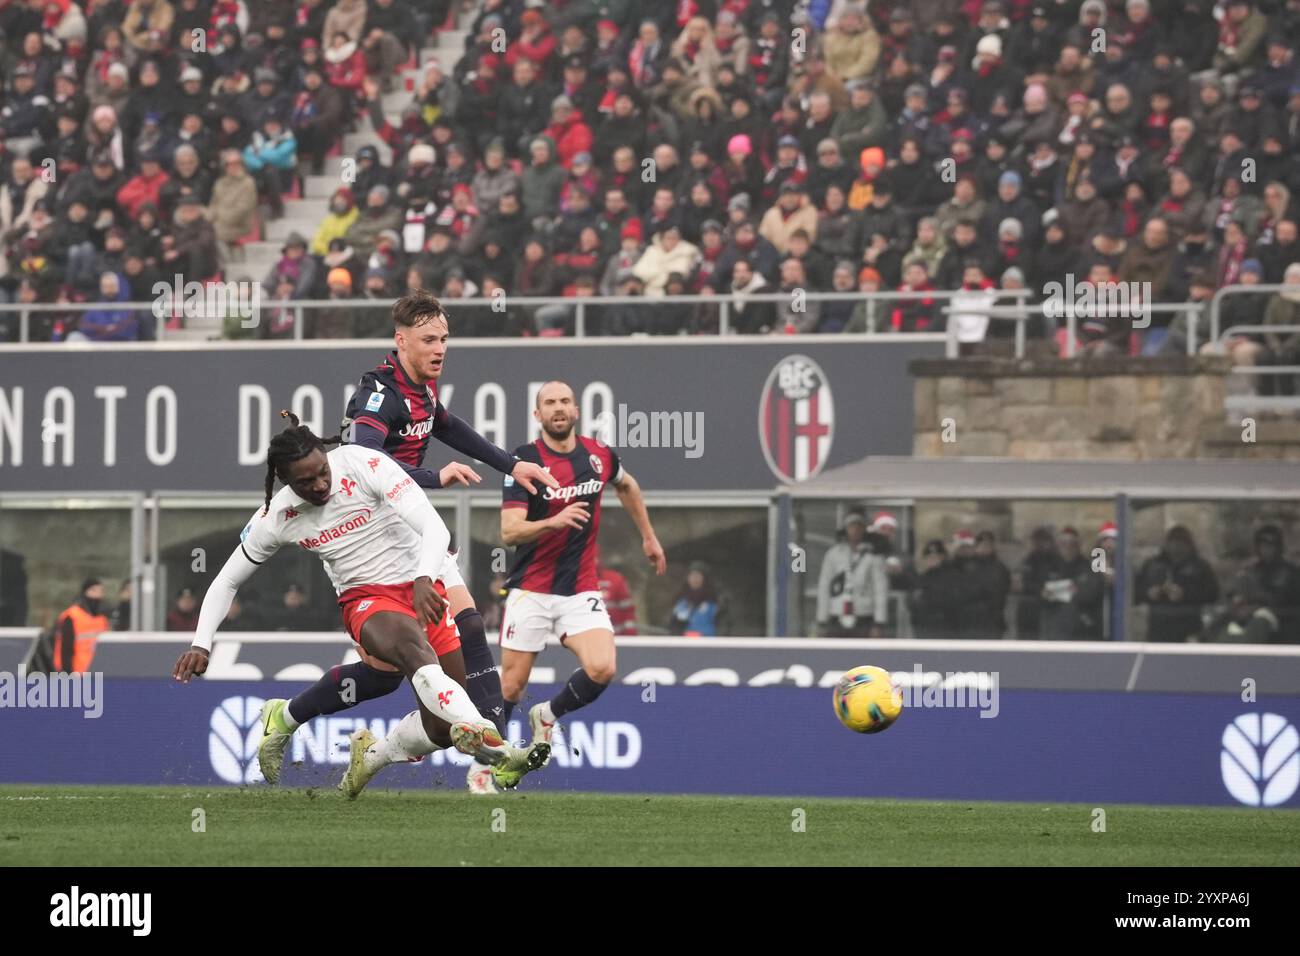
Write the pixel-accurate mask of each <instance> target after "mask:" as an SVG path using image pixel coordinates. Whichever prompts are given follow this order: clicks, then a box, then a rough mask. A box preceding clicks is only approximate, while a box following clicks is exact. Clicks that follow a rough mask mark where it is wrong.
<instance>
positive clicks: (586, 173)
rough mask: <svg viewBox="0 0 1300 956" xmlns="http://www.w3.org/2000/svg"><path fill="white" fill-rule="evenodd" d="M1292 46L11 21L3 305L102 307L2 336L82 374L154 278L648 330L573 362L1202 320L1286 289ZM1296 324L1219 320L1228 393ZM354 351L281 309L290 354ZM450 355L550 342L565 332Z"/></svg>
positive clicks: (1149, 336)
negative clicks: (687, 348)
mask: <svg viewBox="0 0 1300 956" xmlns="http://www.w3.org/2000/svg"><path fill="white" fill-rule="evenodd" d="M1298 43H1300V4H1298V3H1297V2H1296V0H1289V2H1285V3H1282V2H1279V0H1261V2H1258V3H1256V2H1253V0H1229V2H1227V3H1226V4H1219V5H1213V4H1212V3H1210V2H1209V0H1127V2H1126V3H1115V2H1111V3H1105V2H1103V0H1086V2H1077V0H1067V2H1055V3H1040V4H1033V3H1030V2H1026V0H1011V2H1007V3H1003V2H1001V0H987V2H984V3H982V4H981V3H978V2H961V0H912V2H907V3H889V2H872V3H870V4H869V5H866V4H857V3H848V2H844V0H834V2H830V0H812V2H791V0H766V2H765V0H725V2H722V3H717V2H695V0H692V2H687V3H678V4H633V3H628V2H619V0H612V2H606V3H598V2H588V0H583V2H558V0H557V2H552V3H540V2H535V0H528V2H521V0H504V2H503V0H487V2H484V3H466V4H459V3H449V2H447V0H370V2H365V0H340V2H338V3H335V4H333V5H332V6H331V5H329V4H328V3H325V2H319V0H299V2H290V0H265V2H257V3H251V2H244V0H215V2H210V0H176V2H170V0H130V2H122V0H107V2H101V0H92V2H89V3H86V4H85V5H84V6H82V5H78V4H76V3H72V2H69V0H53V2H47V3H42V2H18V0H8V2H4V3H0V66H2V67H3V76H4V84H5V86H4V105H3V109H2V111H0V149H2V150H3V152H2V153H0V161H2V162H3V174H4V184H3V187H2V188H0V253H2V254H0V303H3V302H9V303H29V304H30V303H59V302H67V303H78V302H88V303H96V304H97V303H99V302H103V303H104V306H103V308H96V309H93V310H90V311H86V310H84V309H81V310H76V311H71V310H70V311H69V312H68V313H66V314H62V313H59V312H40V313H33V315H34V316H35V318H34V319H33V324H32V327H31V328H30V330H29V337H30V338H31V339H34V340H51V341H59V340H63V339H66V338H79V337H85V338H89V339H92V340H101V341H102V340H133V339H137V338H149V337H151V336H153V335H154V334H155V333H156V330H155V329H154V327H153V326H154V324H155V322H154V318H153V316H151V315H148V314H141V313H138V312H135V311H132V310H128V309H120V308H113V307H112V304H113V303H115V302H127V301H137V302H138V301H148V300H150V299H152V298H153V297H154V293H153V291H152V290H153V288H154V284H155V283H156V282H159V281H163V282H167V283H171V282H172V279H173V276H174V275H180V276H183V279H184V281H198V282H205V281H211V280H221V279H225V280H242V281H246V282H258V283H261V285H262V295H263V297H264V298H266V299H281V298H287V299H295V300H300V301H306V302H310V301H317V300H323V299H327V298H335V299H345V300H352V299H361V298H365V299H371V300H384V299H391V297H392V296H394V295H395V294H397V293H398V292H400V291H401V290H403V289H405V288H408V287H412V286H417V285H418V286H420V287H423V288H428V289H431V290H433V291H435V292H437V293H438V294H440V295H441V296H443V297H445V298H448V299H452V300H454V299H457V298H475V297H490V296H491V295H493V294H494V293H496V292H497V290H500V291H502V292H505V293H506V294H507V295H514V296H539V297H559V298H569V297H575V296H581V297H590V296H600V295H611V294H615V293H616V294H618V295H620V296H635V297H644V298H646V299H647V300H648V301H653V302H655V303H656V304H657V305H658V306H659V307H658V308H656V309H644V308H640V309H638V308H631V307H628V306H627V305H626V303H620V304H611V305H608V306H604V307H593V308H592V309H590V310H588V311H587V313H586V315H585V319H586V331H587V332H588V333H595V334H629V333H634V332H643V333H652V334H653V333H678V332H683V331H688V332H709V331H716V330H717V329H718V314H717V313H718V310H717V308H716V307H715V306H711V305H709V304H708V303H707V302H700V301H698V300H688V301H687V302H685V303H673V302H671V299H672V298H673V297H674V296H676V295H686V294H703V295H706V296H709V295H716V296H727V297H732V296H738V295H742V294H753V293H756V292H764V291H766V292H773V293H787V294H788V293H790V292H791V291H793V290H795V289H805V290H807V291H809V292H817V291H832V290H835V291H840V292H847V291H853V290H863V291H875V290H899V291H903V292H907V293H915V296H914V297H912V298H907V299H904V300H901V301H899V300H895V301H892V302H882V303H877V304H878V306H879V307H878V308H864V307H863V306H862V305H861V304H854V303H852V302H846V301H825V302H820V303H817V304H816V307H815V308H809V309H808V310H807V311H804V312H801V313H799V314H790V313H789V310H783V309H782V308H780V307H779V306H777V307H767V304H766V303H763V304H760V305H759V306H757V307H751V308H749V309H748V310H747V313H748V314H747V316H746V317H745V321H743V322H739V323H737V324H734V325H733V326H732V330H733V331H740V332H752V333H762V332H800V333H824V332H836V331H846V330H847V331H855V330H862V331H881V332H888V331H891V330H898V331H912V330H926V329H930V330H933V329H936V328H940V327H942V326H943V325H944V323H945V322H947V323H956V324H959V325H960V327H961V329H962V334H961V337H962V340H963V341H968V342H978V341H980V340H982V339H985V338H996V337H1001V336H1003V335H1011V334H1012V324H1011V323H999V322H993V323H990V322H989V321H988V310H989V309H990V307H991V304H992V299H991V298H990V297H989V295H988V293H989V292H990V291H991V290H995V289H1006V290H1011V289H1017V288H1027V289H1029V290H1031V292H1032V294H1033V296H1034V297H1035V298H1036V299H1041V298H1042V296H1043V295H1044V294H1045V293H1044V291H1043V290H1045V289H1046V288H1049V287H1050V286H1051V284H1052V283H1054V282H1056V283H1062V284H1065V283H1066V282H1067V279H1068V280H1069V281H1071V282H1075V283H1077V284H1078V285H1080V286H1082V285H1084V284H1092V285H1093V287H1094V288H1105V287H1106V286H1107V285H1109V284H1113V283H1117V282H1118V283H1150V286H1149V289H1150V301H1152V302H1156V303H1161V304H1165V305H1168V304H1171V303H1184V302H1194V303H1195V302H1203V301H1205V300H1206V298H1207V297H1208V296H1209V295H1212V294H1213V292H1214V290H1215V289H1217V288H1221V287H1223V286H1228V285H1236V284H1249V283H1252V282H1254V283H1261V284H1263V285H1266V286H1267V285H1276V284H1279V283H1283V282H1284V281H1285V280H1286V279H1287V278H1288V276H1287V270H1288V268H1289V267H1292V266H1293V265H1294V264H1295V263H1296V262H1298V261H1300V252H1298V251H1297V242H1298V241H1300V240H1298V239H1297V227H1296V223H1297V203H1296V199H1295V196H1296V194H1297V189H1298V188H1300V166H1298V165H1297V164H1296V163H1295V162H1294V157H1295V155H1296V154H1297V152H1298V151H1300V71H1298V70H1297V64H1296V60H1295V51H1296V47H1297V44H1298ZM304 250H305V252H304ZM521 252H522V254H520V253H521ZM740 263H745V265H743V266H742V265H740ZM1295 275H1296V272H1295V271H1294V270H1293V271H1292V273H1291V276H1290V278H1291V279H1292V280H1294V277H1295ZM931 290H942V291H954V290H956V291H959V292H962V293H964V295H963V296H961V297H959V298H958V299H956V300H953V301H952V303H951V308H949V309H947V310H945V309H943V308H942V306H943V303H941V302H937V301H936V300H935V299H934V298H932V297H929V296H927V295H926V293H927V292H929V291H931ZM1298 297H1300V293H1296V292H1293V291H1289V290H1287V291H1275V292H1270V293H1269V298H1268V299H1267V300H1265V301H1261V300H1260V298H1259V297H1236V298H1235V300H1233V302H1232V303H1231V307H1229V306H1228V304H1225V308H1224V310H1223V315H1222V329H1221V332H1220V339H1221V340H1222V341H1223V342H1224V343H1225V347H1226V348H1227V349H1228V350H1229V351H1230V352H1231V354H1232V356H1233V359H1234V362H1235V364H1238V365H1255V366H1280V367H1289V366H1292V365H1295V364H1297V348H1296V346H1295V342H1294V340H1295V339H1296V335H1295V334H1294V333H1284V334H1271V333H1268V332H1259V331H1250V332H1243V333H1242V334H1241V335H1237V336H1234V335H1231V334H1229V333H1226V331H1225V330H1230V329H1231V328H1232V327H1234V326H1236V325H1242V326H1247V327H1253V326H1259V325H1278V326H1280V327H1281V328H1283V329H1286V328H1289V327H1291V326H1293V325H1294V324H1295V322H1296V318H1295V316H1296V314H1297V313H1296V310H1297V305H1296V303H1297V298H1298ZM466 311H467V312H468V311H469V310H468V309H467V310H466ZM379 318H380V314H379V312H378V310H369V311H366V310H360V309H353V308H348V307H338V308H320V309H312V310H310V315H309V321H308V322H307V335H309V336H339V335H342V336H354V335H355V336H366V335H369V334H376V333H379V332H382V331H383V322H382V320H380V321H377V319H379ZM467 318H471V325H472V330H473V333H474V334H478V335H514V336H518V335H564V334H572V333H573V331H574V328H573V326H574V314H573V310H572V309H570V308H566V307H564V306H563V305H559V306H557V305H554V304H552V305H548V306H522V305H517V306H514V305H512V306H511V307H510V308H508V309H507V311H506V312H505V313H504V314H502V313H492V312H490V311H488V310H485V309H483V308H482V307H481V306H480V307H479V308H478V309H476V310H475V311H474V312H473V313H472V317H471V316H467ZM1152 318H1153V321H1152V323H1151V326H1150V327H1149V328H1147V329H1145V330H1143V331H1142V332H1140V333H1139V332H1135V331H1134V330H1133V329H1132V328H1131V325H1132V323H1130V322H1126V321H1117V320H1116V319H1115V318H1114V317H1113V316H1111V317H1107V316H1105V315H1102V316H1098V317H1092V318H1087V319H1085V320H1083V321H1081V322H1080V324H1079V327H1078V331H1077V338H1076V340H1074V341H1070V342H1066V341H1064V339H1065V337H1066V335H1067V332H1066V326H1065V325H1064V323H1061V322H1058V321H1055V320H1053V319H1052V318H1050V317H1047V316H1043V317H1041V319H1040V318H1039V317H1037V316H1036V317H1035V318H1034V320H1033V321H1031V322H1028V323H1026V324H1027V328H1026V330H1025V331H1026V332H1027V334H1028V335H1029V336H1030V337H1031V338H1039V339H1043V340H1045V341H1046V342H1047V343H1048V345H1049V346H1050V347H1051V348H1053V349H1057V348H1059V349H1060V350H1061V351H1062V353H1063V354H1071V355H1072V354H1076V352H1081V353H1085V354H1126V353H1127V354H1160V353H1162V352H1167V351H1171V350H1172V351H1181V350H1185V349H1187V347H1188V345H1187V338H1188V331H1187V328H1186V321H1187V317H1186V315H1185V314H1184V313H1182V312H1180V311H1178V310H1177V309H1174V308H1166V309H1163V310H1159V311H1156V312H1155V314H1154V315H1153V317H1152ZM281 319H282V320H281V321H270V320H268V321H265V322H261V323H259V325H258V326H257V327H256V328H255V329H254V330H251V331H250V330H247V329H242V328H240V325H239V323H231V322H229V321H225V322H223V320H222V317H220V316H213V315H207V316H200V317H193V316H191V317H188V318H182V317H180V316H171V317H165V320H166V322H167V326H168V332H169V334H174V335H178V336H179V337H182V338H184V337H194V338H207V337H214V336H217V335H220V334H222V333H223V331H224V333H225V334H227V335H241V336H242V335H255V336H266V337H279V336H289V335H292V334H293V324H292V322H290V321H288V320H287V319H284V316H283V315H281ZM0 335H3V336H4V337H6V338H8V339H13V338H16V337H17V335H18V330H17V328H16V324H15V320H14V317H13V315H12V314H11V313H6V314H4V316H3V318H0ZM1211 347H1215V346H1213V345H1212V346H1211ZM1263 379H1264V382H1265V384H1266V385H1267V387H1268V388H1269V389H1274V388H1275V389H1277V390H1278V391H1280V392H1281V393H1282V394H1290V392H1292V391H1293V390H1294V388H1293V382H1292V378H1291V376H1289V375H1281V376H1263Z"/></svg>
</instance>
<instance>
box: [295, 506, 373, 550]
mask: <svg viewBox="0 0 1300 956" xmlns="http://www.w3.org/2000/svg"><path fill="white" fill-rule="evenodd" d="M369 521H370V509H369V508H362V509H361V510H360V511H353V512H352V513H351V514H349V515H347V516H346V517H345V518H344V519H343V520H342V521H340V522H339V523H338V524H336V525H335V526H334V527H332V528H330V529H329V530H328V531H322V532H321V533H320V534H318V535H316V536H315V537H310V538H302V539H301V540H299V542H298V546H299V547H300V548H305V549H306V550H308V551H310V550H311V549H312V548H319V547H320V546H321V545H323V544H326V543H327V542H330V541H333V540H335V539H336V538H341V537H343V536H344V535H345V534H347V533H348V532H349V531H356V530H357V528H360V527H362V526H364V525H365V524H367V523H369Z"/></svg>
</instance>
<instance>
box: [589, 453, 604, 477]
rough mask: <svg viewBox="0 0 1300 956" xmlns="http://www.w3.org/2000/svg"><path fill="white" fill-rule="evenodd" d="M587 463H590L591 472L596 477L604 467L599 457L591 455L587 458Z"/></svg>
mask: <svg viewBox="0 0 1300 956" xmlns="http://www.w3.org/2000/svg"><path fill="white" fill-rule="evenodd" d="M587 461H589V462H591V470H592V471H594V472H595V473H596V474H597V475H599V474H600V473H601V471H602V470H603V469H604V467H605V465H604V463H603V462H602V461H601V460H600V456H599V455H591V456H589V457H588V458H587Z"/></svg>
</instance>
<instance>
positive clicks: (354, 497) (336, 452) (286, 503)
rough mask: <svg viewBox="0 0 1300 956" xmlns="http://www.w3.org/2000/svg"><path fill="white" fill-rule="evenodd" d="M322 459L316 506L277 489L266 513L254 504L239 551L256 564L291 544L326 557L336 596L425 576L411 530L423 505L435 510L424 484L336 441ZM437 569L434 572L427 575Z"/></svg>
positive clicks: (370, 452)
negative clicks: (320, 498)
mask: <svg viewBox="0 0 1300 956" xmlns="http://www.w3.org/2000/svg"><path fill="white" fill-rule="evenodd" d="M327 457H328V459H329V465H330V472H331V473H332V475H331V476H332V480H333V490H332V492H331V494H330V497H329V500H328V501H326V502H325V504H323V505H320V506H317V505H313V504H311V503H310V502H307V501H304V500H303V499H302V498H300V497H299V496H298V495H297V494H296V493H295V492H294V491H293V490H292V489H291V488H288V487H284V488H281V489H280V490H279V492H277V493H276V495H275V496H274V497H273V498H272V499H271V507H270V508H269V509H268V510H267V512H266V515H265V516H263V515H262V509H261V508H258V509H257V511H256V512H255V513H254V514H253V518H252V520H251V521H249V522H248V524H247V525H246V526H245V528H244V530H243V533H242V534H241V535H240V540H241V542H242V547H243V550H244V555H245V556H246V557H247V558H248V559H249V560H250V561H252V562H254V563H255V564H261V563H262V562H264V561H266V559H267V558H269V557H271V556H272V555H273V554H275V552H276V551H278V550H280V548H282V547H286V546H289V545H297V546H298V547H300V548H302V549H303V550H305V551H309V552H311V553H312V554H314V555H316V556H317V557H319V558H320V559H321V560H322V561H323V562H325V571H326V573H327V574H328V575H329V577H330V581H331V582H332V583H333V584H334V590H336V591H337V592H338V593H340V594H342V593H343V592H344V591H346V590H347V589H348V588H354V587H358V586H360V585H363V584H406V583H408V582H410V581H413V580H415V578H417V577H419V576H420V575H421V574H424V573H427V571H422V570H421V569H420V567H419V564H420V557H421V541H422V537H421V534H420V533H419V532H418V531H417V530H416V527H419V526H421V525H422V523H423V520H424V518H425V516H426V515H427V512H426V511H425V509H429V510H432V509H433V506H432V505H430V504H429V500H428V499H427V498H426V497H425V494H424V489H423V488H421V487H420V486H419V485H417V484H416V483H415V481H414V479H412V478H411V476H410V475H408V474H407V473H406V472H405V471H403V470H402V468H401V466H400V465H398V464H397V463H396V462H395V461H393V459H391V458H389V457H388V456H387V455H386V454H384V453H383V452H380V451H375V450H374V449H370V448H363V447H361V446H360V445H340V446H338V447H337V448H334V449H331V450H330V451H329V453H328V455H327ZM439 520H441V519H439ZM413 524H414V525H415V527H413V526H412V525H413ZM438 574H439V570H438V569H434V571H433V573H432V575H431V576H432V577H437V576H438Z"/></svg>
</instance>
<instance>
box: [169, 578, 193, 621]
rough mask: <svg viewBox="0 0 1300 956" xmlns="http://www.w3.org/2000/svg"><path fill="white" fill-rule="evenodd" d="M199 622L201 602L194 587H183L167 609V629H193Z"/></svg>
mask: <svg viewBox="0 0 1300 956" xmlns="http://www.w3.org/2000/svg"><path fill="white" fill-rule="evenodd" d="M198 624H199V602H198V601H197V600H196V599H195V597H194V589H193V588H188V587H186V588H181V589H180V590H179V591H177V592H176V600H175V601H174V602H173V603H172V606H171V608H170V609H169V610H168V611H167V630H169V631H193V630H194V629H195V628H196V627H198Z"/></svg>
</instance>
